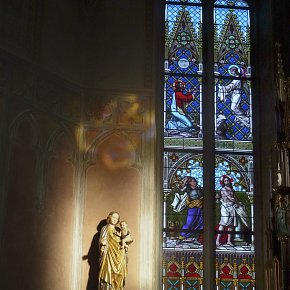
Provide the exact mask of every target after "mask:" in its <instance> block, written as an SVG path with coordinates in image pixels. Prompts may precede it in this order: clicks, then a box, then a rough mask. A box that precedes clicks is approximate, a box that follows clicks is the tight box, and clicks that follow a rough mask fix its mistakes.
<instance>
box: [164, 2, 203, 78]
mask: <svg viewBox="0 0 290 290" xmlns="http://www.w3.org/2000/svg"><path fill="white" fill-rule="evenodd" d="M166 7H167V9H166V15H165V18H166V36H165V45H166V53H165V72H166V73H179V74H197V73H201V72H200V64H201V45H202V44H201V43H202V38H201V36H202V35H201V32H200V31H201V7H200V6H187V7H186V6H183V5H182V6H180V5H167V6H166Z"/></svg>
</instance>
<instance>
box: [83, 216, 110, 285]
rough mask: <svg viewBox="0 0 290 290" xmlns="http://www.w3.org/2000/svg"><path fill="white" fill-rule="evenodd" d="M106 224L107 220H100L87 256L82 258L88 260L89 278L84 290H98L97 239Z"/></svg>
mask: <svg viewBox="0 0 290 290" xmlns="http://www.w3.org/2000/svg"><path fill="white" fill-rule="evenodd" d="M106 224H107V220H105V219H104V220H102V221H101V222H100V223H99V224H98V226H97V233H96V234H95V235H94V237H93V239H92V242H91V246H90V249H89V251H88V254H87V255H85V256H83V260H88V264H89V266H90V269H89V277H88V283H87V289H86V290H96V289H98V281H99V278H98V277H99V271H100V263H99V260H100V249H99V239H100V233H101V229H102V227H103V226H105V225H106Z"/></svg>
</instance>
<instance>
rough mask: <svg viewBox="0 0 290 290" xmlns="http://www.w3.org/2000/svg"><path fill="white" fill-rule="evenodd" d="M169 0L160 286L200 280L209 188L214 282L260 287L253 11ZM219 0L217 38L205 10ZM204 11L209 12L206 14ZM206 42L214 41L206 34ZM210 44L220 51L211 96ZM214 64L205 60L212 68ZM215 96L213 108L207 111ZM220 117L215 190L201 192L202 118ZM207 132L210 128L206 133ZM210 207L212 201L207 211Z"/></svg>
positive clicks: (194, 284)
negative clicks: (205, 19) (256, 249)
mask: <svg viewBox="0 0 290 290" xmlns="http://www.w3.org/2000/svg"><path fill="white" fill-rule="evenodd" d="M204 2H206V1H194V0H192V1H185V0H184V1H182V0H179V1H178V0H175V1H166V4H165V21H166V22H165V60H164V155H163V156H164V164H163V272H162V273H163V280H162V281H163V289H167V290H173V289H174V290H179V289H191V290H197V289H203V283H204V279H205V278H206V275H207V274H208V273H206V272H205V271H204V268H203V265H204V259H205V258H206V257H205V256H204V249H205V247H207V245H206V244H205V243H204V226H205V224H204V223H205V219H204V214H205V212H206V209H207V204H206V203H205V200H206V199H205V198H204V197H205V196H206V195H208V194H211V195H212V196H213V199H214V200H215V210H214V211H213V212H211V213H210V214H211V215H212V219H214V224H215V227H214V228H213V229H212V237H211V238H212V239H213V240H214V245H215V249H213V250H215V257H216V260H215V262H214V263H215V269H216V271H215V273H216V277H215V280H214V281H212V283H213V285H215V284H216V286H217V289H220V290H226V289H247V290H248V289H254V287H255V286H254V285H255V255H254V253H255V252H254V242H255V240H254V214H253V213H254V186H253V184H254V181H253V180H254V175H253V173H254V156H253V130H252V128H253V120H252V115H253V114H252V109H253V108H252V93H251V86H252V79H251V61H250V55H251V42H250V11H249V7H248V4H247V2H246V1H241V0H217V1H215V4H214V6H209V5H204ZM206 9H213V11H212V12H213V13H212V14H211V15H213V19H212V24H213V25H212V27H213V28H214V33H213V35H214V36H213V38H212V39H211V44H212V45H211V47H212V48H207V49H205V47H204V42H203V35H204V34H203V29H205V26H204V25H203V15H204V14H205V13H206V11H205V10H206ZM207 15H208V14H207ZM207 45H209V43H208V42H207ZM204 51H206V52H207V53H210V52H212V53H213V55H214V59H213V61H212V63H211V65H212V75H213V80H214V82H213V83H214V84H213V85H214V88H213V89H212V91H213V92H214V94H213V95H212V96H208V95H206V96H205V95H204V94H203V91H204V89H203V88H206V86H210V85H211V83H210V82H209V81H208V80H207V78H206V75H205V70H204V67H203V66H204V57H206V55H204ZM207 71H208V70H207ZM210 102H212V103H213V104H214V115H212V116H209V115H208V113H205V112H203V108H204V105H203V104H210ZM209 118H212V121H213V122H214V132H212V138H213V139H212V140H213V141H214V142H213V144H215V145H214V147H215V148H214V151H213V152H215V153H214V156H213V157H214V158H212V159H211V160H214V162H215V164H214V165H213V167H214V182H215V184H214V190H213V192H212V193H210V192H204V190H203V188H204V182H205V181H204V170H206V169H207V168H205V167H204V164H205V162H204V161H206V160H207V159H208V158H210V157H209V155H208V154H205V153H204V148H203V147H204V144H205V142H207V141H208V140H207V139H205V137H204V133H203V127H204V126H203V124H205V122H207V121H208V120H209ZM207 136H210V134H209V135H207ZM207 213H208V211H207Z"/></svg>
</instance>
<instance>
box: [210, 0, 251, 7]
mask: <svg viewBox="0 0 290 290" xmlns="http://www.w3.org/2000/svg"><path fill="white" fill-rule="evenodd" d="M214 4H215V5H226V6H231V7H232V6H237V7H248V4H247V2H246V1H242V0H217V1H215V3H214Z"/></svg>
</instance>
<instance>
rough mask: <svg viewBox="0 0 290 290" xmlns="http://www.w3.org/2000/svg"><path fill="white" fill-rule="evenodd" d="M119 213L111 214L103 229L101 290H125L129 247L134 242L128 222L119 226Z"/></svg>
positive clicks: (101, 240)
mask: <svg viewBox="0 0 290 290" xmlns="http://www.w3.org/2000/svg"><path fill="white" fill-rule="evenodd" d="M119 219H120V216H119V214H118V213H117V212H115V211H113V212H110V213H109V215H108V217H107V225H105V226H104V227H103V228H102V229H101V234H100V240H99V247H100V252H101V255H100V272H99V290H123V289H124V285H125V278H126V276H127V273H128V269H127V251H128V245H129V244H130V243H132V242H133V240H132V238H131V235H130V230H129V229H128V228H127V224H126V222H124V221H122V222H121V223H120V226H121V227H120V228H119V227H118V226H117V225H118V224H119Z"/></svg>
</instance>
